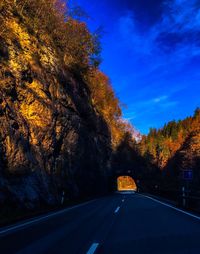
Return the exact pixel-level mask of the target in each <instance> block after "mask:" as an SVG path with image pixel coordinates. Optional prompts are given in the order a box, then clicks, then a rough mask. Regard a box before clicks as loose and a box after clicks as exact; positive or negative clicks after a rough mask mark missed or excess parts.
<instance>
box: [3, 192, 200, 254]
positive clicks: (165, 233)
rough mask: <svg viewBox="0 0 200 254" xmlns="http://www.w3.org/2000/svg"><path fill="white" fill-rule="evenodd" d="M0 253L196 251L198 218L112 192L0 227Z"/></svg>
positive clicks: (135, 196) (199, 229) (199, 236)
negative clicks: (111, 193) (9, 225)
mask: <svg viewBox="0 0 200 254" xmlns="http://www.w3.org/2000/svg"><path fill="white" fill-rule="evenodd" d="M0 253H1V254H12V253H15V254H32V253H34V254H40V253H41V254H59V253H61V254H62V253H65V254H93V253H95V254H98V253H99V254H129V253H130V254H143V253H144V254H151V253H153V254H155V253H159V254H165V253H169V254H173V253H176V254H179V253H180V254H186V253H187V254H193V253H194V254H198V253H200V218H199V217H196V216H192V215H189V214H186V213H184V212H181V211H179V210H177V209H174V208H172V207H169V206H167V205H165V204H163V203H160V202H159V201H156V200H153V199H151V198H148V197H145V196H142V195H139V194H129V195H125V194H115V195H112V196H108V197H104V198H100V199H97V200H94V201H90V202H87V203H85V204H82V205H79V206H76V207H73V208H70V209H65V210H63V211H60V212H57V213H55V214H50V215H46V216H42V217H38V218H35V219H33V220H30V221H26V222H24V223H19V224H16V225H14V226H12V227H9V228H1V229H0Z"/></svg>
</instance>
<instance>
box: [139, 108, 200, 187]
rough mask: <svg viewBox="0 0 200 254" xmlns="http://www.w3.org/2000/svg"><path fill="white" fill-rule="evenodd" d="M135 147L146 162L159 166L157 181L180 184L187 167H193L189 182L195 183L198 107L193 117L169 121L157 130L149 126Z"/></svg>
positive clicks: (199, 142)
mask: <svg viewBox="0 0 200 254" xmlns="http://www.w3.org/2000/svg"><path fill="white" fill-rule="evenodd" d="M138 149H139V152H140V154H141V155H142V156H143V158H144V159H145V160H146V161H147V162H150V163H152V164H153V165H154V166H156V167H157V168H158V169H159V170H160V177H161V179H160V180H159V184H160V185H162V184H164V188H169V189H170V188H179V187H180V186H179V185H180V184H181V181H182V172H183V170H186V169H191V170H193V174H194V177H193V181H192V186H193V187H194V188H195V186H196V187H197V186H198V185H199V182H200V174H199V162H200V161H199V160H200V109H196V111H195V113H194V115H193V116H192V117H188V118H186V119H184V120H180V121H177V122H176V121H172V122H169V123H168V124H166V125H165V126H164V127H163V128H161V129H159V130H156V129H151V130H150V133H149V134H148V135H147V136H143V138H142V140H141V142H140V144H139V145H138ZM152 177H154V176H153V175H152ZM170 186H171V187H170Z"/></svg>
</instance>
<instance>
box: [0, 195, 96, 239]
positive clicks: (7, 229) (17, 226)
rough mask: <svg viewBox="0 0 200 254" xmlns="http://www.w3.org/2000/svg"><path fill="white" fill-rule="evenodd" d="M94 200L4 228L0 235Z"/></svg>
mask: <svg viewBox="0 0 200 254" xmlns="http://www.w3.org/2000/svg"><path fill="white" fill-rule="evenodd" d="M96 200H97V199H94V200H91V201H88V202H85V203H83V204H79V205H75V206H72V207H68V208H66V209H64V210H61V211H58V212H55V213H51V214H49V215H46V216H42V217H39V218H37V219H31V220H30V221H27V222H24V223H21V224H17V225H15V226H10V227H8V228H5V229H2V230H0V235H2V234H5V233H9V232H12V231H14V230H16V229H20V228H24V227H26V226H28V225H31V224H34V223H36V222H40V221H43V220H46V219H48V218H51V217H54V216H56V215H60V214H62V213H65V212H68V211H70V210H73V209H75V208H78V207H81V206H85V205H87V204H89V203H92V202H94V201H96Z"/></svg>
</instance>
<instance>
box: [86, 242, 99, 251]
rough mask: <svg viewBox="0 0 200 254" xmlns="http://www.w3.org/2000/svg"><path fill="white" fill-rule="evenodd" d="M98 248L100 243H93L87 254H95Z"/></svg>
mask: <svg viewBox="0 0 200 254" xmlns="http://www.w3.org/2000/svg"><path fill="white" fill-rule="evenodd" d="M98 246H99V243H93V244H92V245H91V247H90V248H89V250H88V251H87V253H86V254H94V253H95V251H96V249H97V248H98Z"/></svg>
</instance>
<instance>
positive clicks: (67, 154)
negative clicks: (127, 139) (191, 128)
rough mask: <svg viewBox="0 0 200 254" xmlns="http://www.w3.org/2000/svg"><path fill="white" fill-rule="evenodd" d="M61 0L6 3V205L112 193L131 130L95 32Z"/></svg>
mask: <svg viewBox="0 0 200 254" xmlns="http://www.w3.org/2000/svg"><path fill="white" fill-rule="evenodd" d="M70 13H71V10H70V9H69V8H68V6H66V5H65V4H64V2H62V1H54V0H44V1H42V0H39V1H38V0H27V1H21V0H3V1H1V2H0V22H1V26H2V29H1V31H0V56H1V58H0V151H1V153H0V204H1V205H3V206H5V204H6V205H8V206H10V205H11V206H13V205H14V206H15V207H16V206H20V207H25V208H34V207H38V206H41V205H43V206H44V205H57V204H60V202H61V199H62V194H63V191H64V192H65V200H70V199H74V198H77V197H79V198H80V197H89V196H94V195H97V194H103V193H106V192H107V191H108V188H109V186H108V182H109V175H110V170H111V168H110V158H111V153H112V149H114V147H115V146H117V145H118V143H120V141H121V139H122V138H123V135H124V133H125V132H126V131H127V130H129V129H130V127H129V125H127V124H126V123H124V122H123V121H122V120H121V109H120V102H119V100H118V99H117V98H116V96H115V94H114V91H113V89H112V86H111V84H110V81H109V79H108V78H107V77H106V75H105V74H103V73H102V72H101V71H100V70H99V69H98V65H99V61H100V55H99V53H100V47H99V42H98V39H97V37H98V36H97V35H96V34H91V33H90V32H89V30H88V29H87V26H86V24H85V23H83V22H80V21H78V20H76V19H74V18H73V17H72V16H71V14H70Z"/></svg>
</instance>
